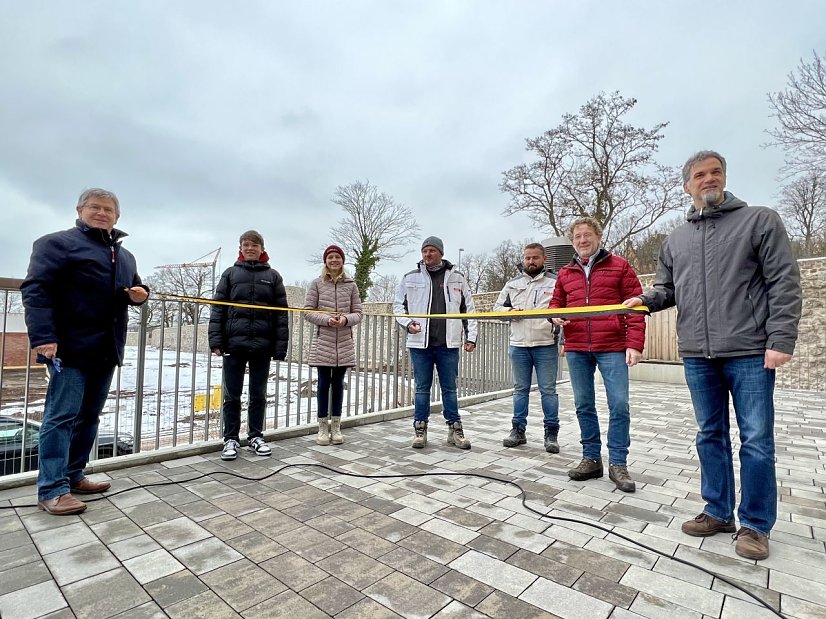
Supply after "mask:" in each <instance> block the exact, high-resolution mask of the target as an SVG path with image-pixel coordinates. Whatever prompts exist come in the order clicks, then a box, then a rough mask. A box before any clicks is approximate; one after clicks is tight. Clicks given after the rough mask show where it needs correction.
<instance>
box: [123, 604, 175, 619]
mask: <svg viewBox="0 0 826 619" xmlns="http://www.w3.org/2000/svg"><path fill="white" fill-rule="evenodd" d="M112 619H167V617H166V613H165V612H163V610H161V608H160V607H159V606H158V605H157V604H155V602H147V603H146V604H141V605H140V606H136V607H135V608H130V609H129V610H127V611H124V612H122V613H120V614H118V615H114V616H113V617H112Z"/></svg>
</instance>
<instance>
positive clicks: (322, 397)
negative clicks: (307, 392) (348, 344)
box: [316, 365, 347, 419]
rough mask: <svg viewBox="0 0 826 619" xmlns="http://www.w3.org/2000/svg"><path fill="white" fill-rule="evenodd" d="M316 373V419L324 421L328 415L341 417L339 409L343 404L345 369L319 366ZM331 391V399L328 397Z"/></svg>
mask: <svg viewBox="0 0 826 619" xmlns="http://www.w3.org/2000/svg"><path fill="white" fill-rule="evenodd" d="M316 371H317V372H318V385H317V386H316V402H317V403H318V418H319V419H324V418H325V417H326V416H327V414H328V413H329V414H330V415H331V416H333V417H341V407H342V403H343V402H344V376H345V375H346V374H347V368H336V367H330V366H324V365H320V366H318V367H317V368H316ZM331 391H332V398H331V397H330V395H331V394H330V392H331ZM328 409H329V410H328Z"/></svg>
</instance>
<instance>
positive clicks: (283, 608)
mask: <svg viewBox="0 0 826 619" xmlns="http://www.w3.org/2000/svg"><path fill="white" fill-rule="evenodd" d="M351 608H353V607H351ZM345 612H346V611H345ZM329 617H330V615H328V614H327V613H325V612H323V611H322V610H320V609H319V608H317V607H316V606H313V605H312V604H311V603H310V602H308V601H307V600H305V599H304V598H303V597H301V596H300V595H298V594H297V593H295V592H294V591H289V590H287V591H284V592H283V593H279V594H278V595H276V596H275V597H272V598H270V599H269V600H266V601H264V602H261V603H260V604H256V605H255V606H252V607H250V608H248V609H247V610H245V611H244V619H328V618H329Z"/></svg>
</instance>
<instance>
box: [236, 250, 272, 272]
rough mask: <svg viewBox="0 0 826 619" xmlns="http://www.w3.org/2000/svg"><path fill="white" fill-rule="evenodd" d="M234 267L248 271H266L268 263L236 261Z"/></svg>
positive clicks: (268, 266)
mask: <svg viewBox="0 0 826 619" xmlns="http://www.w3.org/2000/svg"><path fill="white" fill-rule="evenodd" d="M261 257H262V258H263V257H264V255H263V254H261ZM235 266H237V267H241V268H242V269H247V270H248V271H266V270H267V269H269V268H270V263H269V262H265V261H262V260H236V261H235Z"/></svg>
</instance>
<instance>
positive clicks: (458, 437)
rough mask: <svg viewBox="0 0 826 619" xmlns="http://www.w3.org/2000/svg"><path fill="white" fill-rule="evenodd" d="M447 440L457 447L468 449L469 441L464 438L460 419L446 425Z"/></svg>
mask: <svg viewBox="0 0 826 619" xmlns="http://www.w3.org/2000/svg"><path fill="white" fill-rule="evenodd" d="M447 442H448V444H449V445H456V447H458V448H459V449H470V441H469V440H467V439H466V438H465V431H464V430H463V429H462V422H461V421H454V422H453V423H451V424H450V425H449V426H448V427H447Z"/></svg>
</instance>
